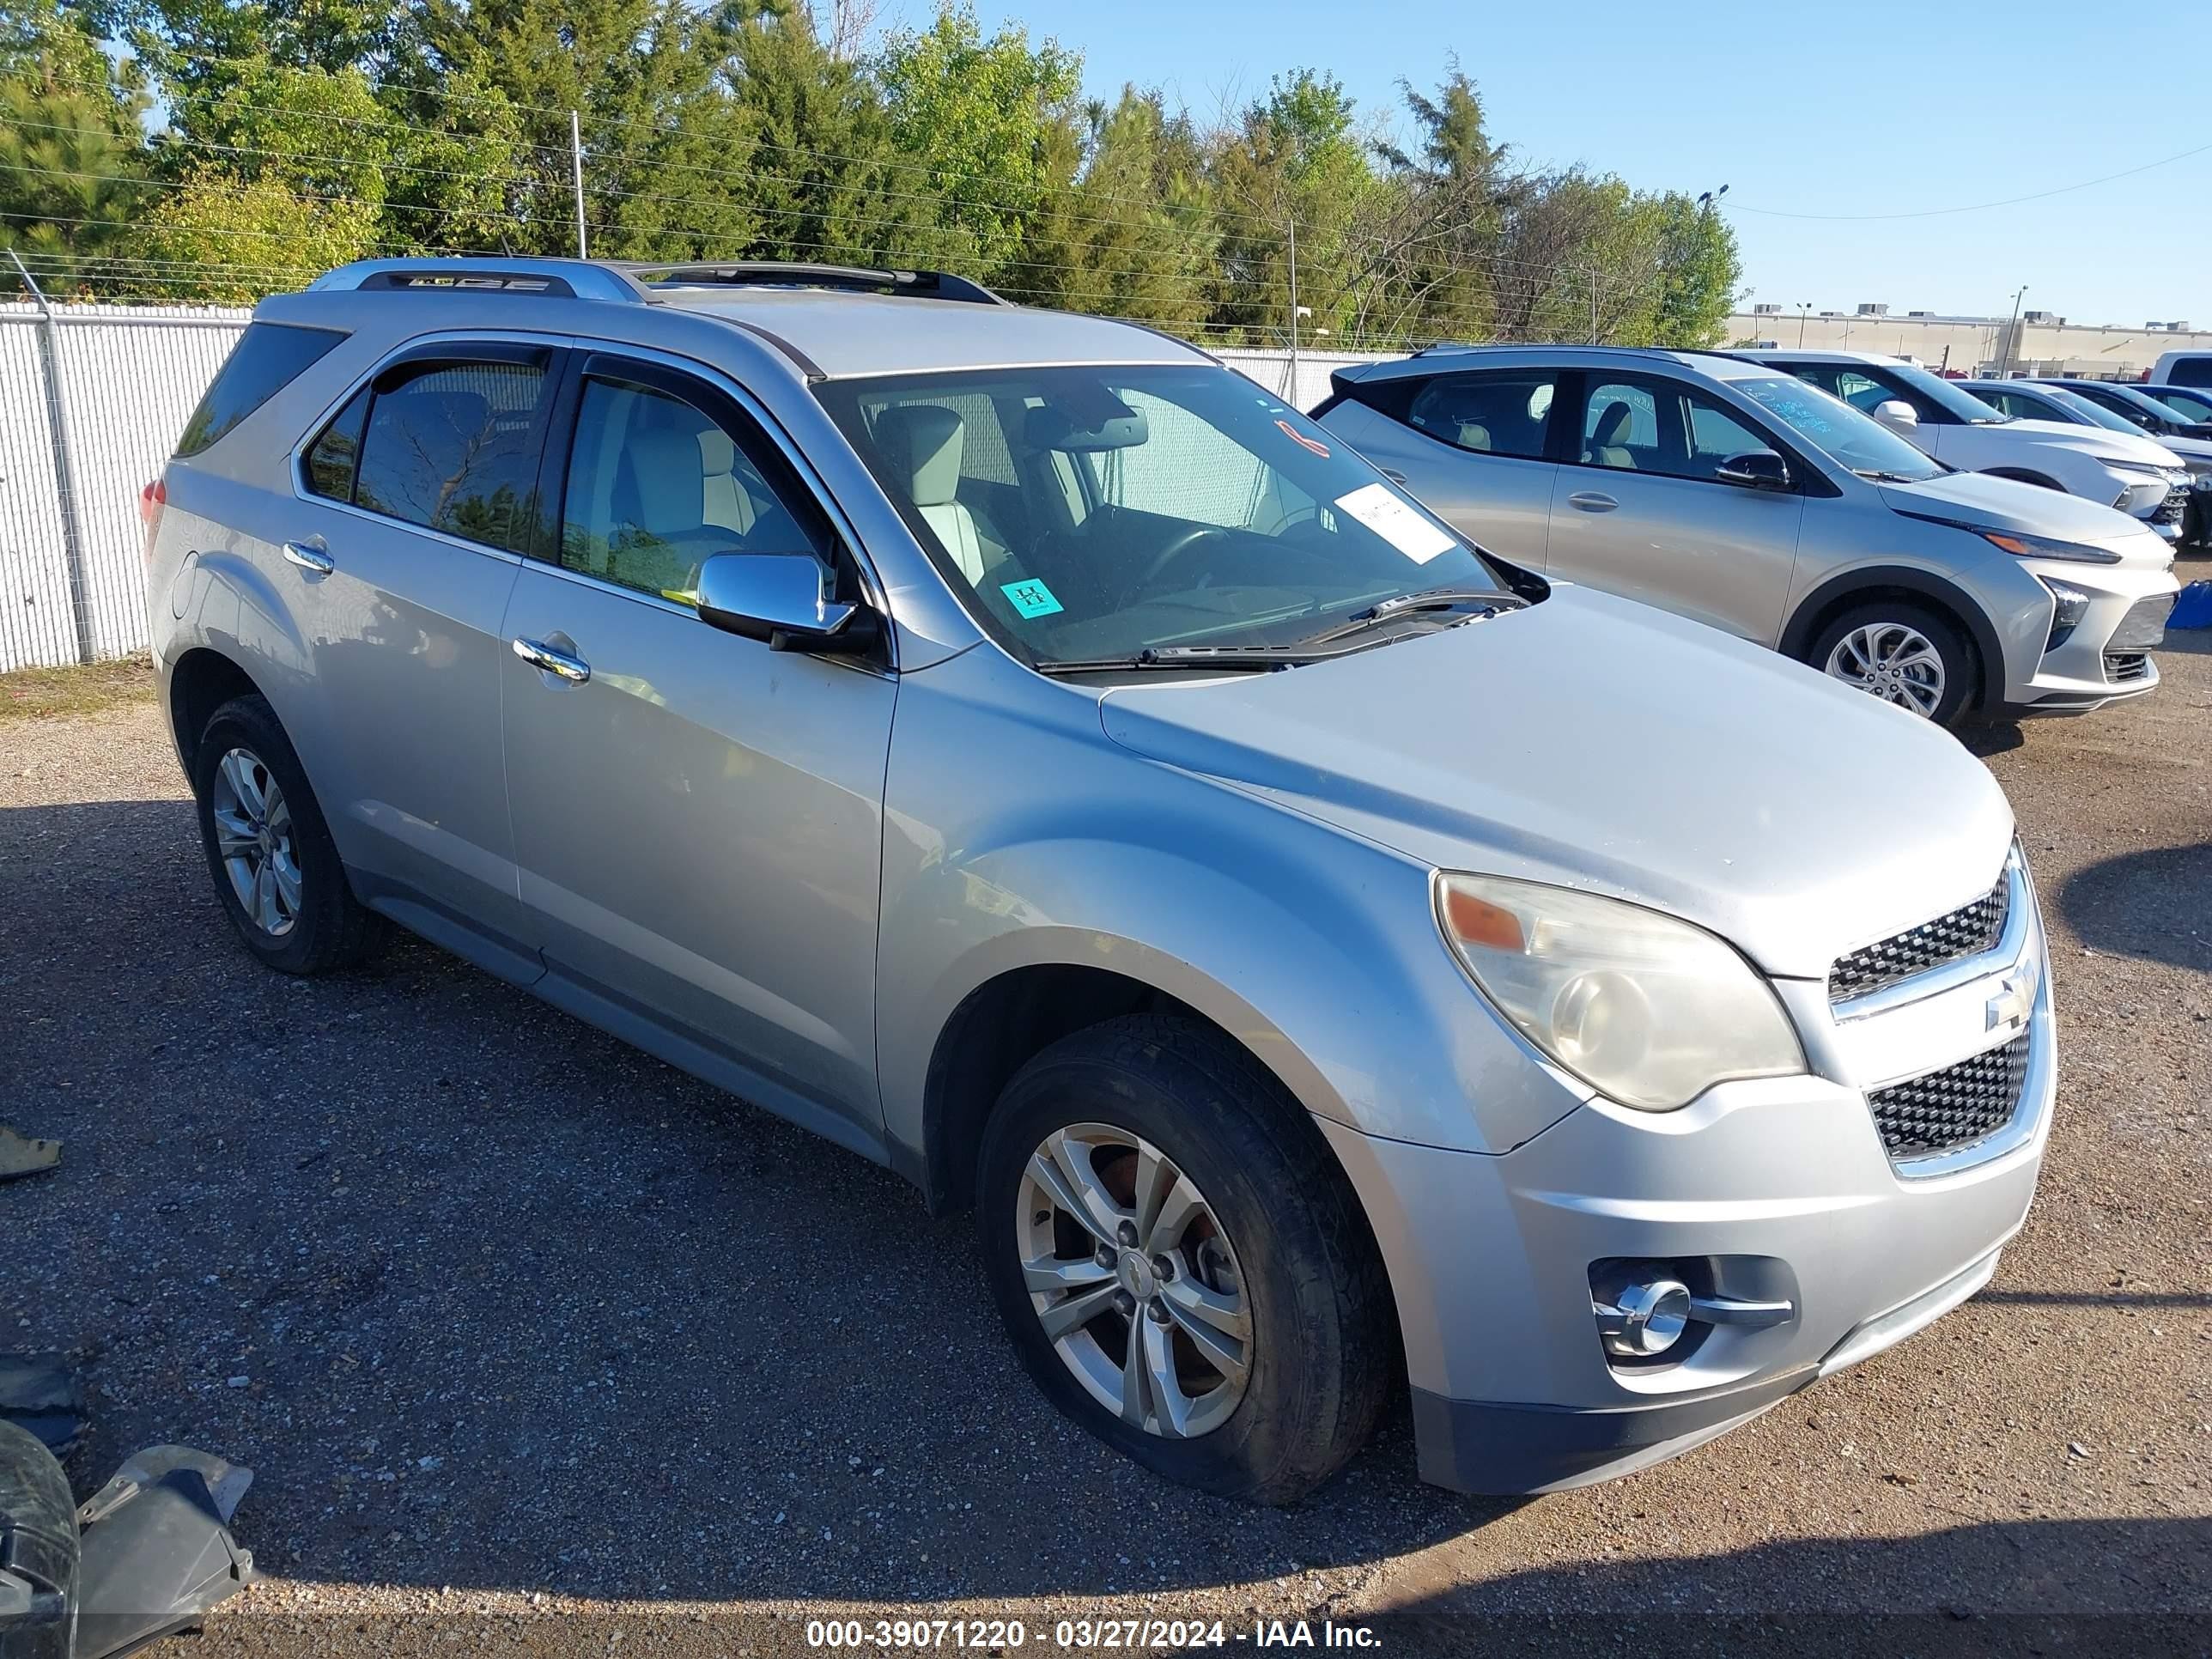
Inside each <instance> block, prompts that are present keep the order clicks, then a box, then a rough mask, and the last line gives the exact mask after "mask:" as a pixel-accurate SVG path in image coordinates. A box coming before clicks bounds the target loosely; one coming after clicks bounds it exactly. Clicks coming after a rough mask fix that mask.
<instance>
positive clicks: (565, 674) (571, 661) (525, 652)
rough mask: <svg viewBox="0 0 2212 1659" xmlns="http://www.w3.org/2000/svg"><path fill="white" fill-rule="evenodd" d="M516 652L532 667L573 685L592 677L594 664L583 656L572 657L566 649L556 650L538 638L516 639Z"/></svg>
mask: <svg viewBox="0 0 2212 1659" xmlns="http://www.w3.org/2000/svg"><path fill="white" fill-rule="evenodd" d="M514 654H515V655H516V656H518V657H520V658H521V659H523V661H525V662H526V663H528V664H529V665H531V666H532V668H542V669H544V671H546V672H547V673H549V674H551V675H553V676H555V677H556V678H559V679H564V680H566V681H568V684H571V685H581V684H583V683H584V682H585V681H586V680H588V679H589V678H592V665H591V664H589V663H587V662H586V661H585V660H584V659H582V658H581V657H572V656H570V655H569V654H568V653H567V652H566V651H556V650H555V649H554V648H553V647H551V646H550V645H544V644H541V643H540V642H539V641H536V640H517V641H515V642H514Z"/></svg>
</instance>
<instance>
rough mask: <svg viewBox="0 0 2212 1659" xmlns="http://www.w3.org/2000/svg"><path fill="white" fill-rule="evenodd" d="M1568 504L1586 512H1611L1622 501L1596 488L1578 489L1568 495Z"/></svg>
mask: <svg viewBox="0 0 2212 1659" xmlns="http://www.w3.org/2000/svg"><path fill="white" fill-rule="evenodd" d="M1567 505H1568V506H1569V507H1575V508H1577V509H1578V510H1580V511H1582V512H1584V513H1610V512H1612V511H1613V508H1614V507H1619V506H1620V502H1619V501H1615V500H1613V497H1612V496H1610V495H1601V494H1600V493H1599V492H1598V491H1596V490H1595V489H1577V491H1575V493H1574V494H1573V495H1570V496H1568V497H1567Z"/></svg>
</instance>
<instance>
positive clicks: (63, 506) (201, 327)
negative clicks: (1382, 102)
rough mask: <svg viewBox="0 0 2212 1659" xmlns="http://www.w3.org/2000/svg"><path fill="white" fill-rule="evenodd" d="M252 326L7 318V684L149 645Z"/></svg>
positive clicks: (27, 310)
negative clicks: (176, 470) (159, 583)
mask: <svg viewBox="0 0 2212 1659" xmlns="http://www.w3.org/2000/svg"><path fill="white" fill-rule="evenodd" d="M251 316H252V313H250V312H247V311H243V310H230V309H220V308H216V307H194V306H151V305H57V306H52V307H41V306H40V305H36V304H33V303H20V304H0V673H4V672H7V671H9V670H12V669H17V668H30V667H51V666H59V665H64V664H68V663H77V662H94V661H98V660H100V659H102V658H108V657H122V656H128V655H130V654H131V653H132V652H135V651H143V650H144V649H145V648H146V646H147V642H148V638H149V635H148V630H147V619H146V594H145V562H144V530H143V525H142V523H141V520H140V518H139V502H138V495H139V491H140V490H141V489H143V488H144V486H145V485H146V484H147V483H149V482H151V481H152V480H153V479H155V478H157V477H161V469H162V468H163V467H164V466H165V465H167V463H168V459H169V455H170V453H171V452H172V451H173V449H174V448H175V447H176V442H177V435H178V434H179V433H180V432H182V431H183V430H184V427H185V421H186V420H188V419H189V418H190V417H191V412H192V408H193V406H194V405H195V404H197V403H198V402H199V398H200V394H201V393H202V392H204V391H205V390H206V389H207V385H208V382H209V381H210V380H213V379H214V378H215V374H216V369H218V368H221V367H222V360H223V358H224V357H225V356H227V355H228V353H229V350H230V348H231V346H232V344H233V343H234V342H235V341H236V340H237V338H238V337H239V335H240V333H242V332H243V331H245V328H246V323H247V321H248V319H250V318H251ZM1218 355H1219V356H1220V357H1221V358H1222V360H1223V361H1224V362H1226V363H1228V364H1229V365H1230V366H1231V368H1236V369H1237V370H1238V371H1240V372H1241V373H1243V374H1246V375H1249V377H1250V378H1251V379H1253V380H1256V381H1258V382H1259V383H1260V384H1261V385H1262V386H1266V387H1267V390H1268V391H1270V392H1273V393H1274V394H1275V395H1276V396H1277V397H1279V398H1282V399H1283V401H1284V402H1285V403H1287V404H1291V405H1292V406H1293V407H1296V408H1298V409H1310V408H1311V407H1312V406H1313V405H1314V404H1316V403H1318V402H1320V401H1321V399H1322V398H1324V397H1326V396H1327V395H1328V377H1329V374H1330V373H1331V372H1332V371H1333V370H1334V369H1336V368H1340V367H1342V366H1344V365H1346V364H1347V363H1352V362H1375V361H1377V359H1376V356H1371V355H1370V356H1353V355H1349V354H1344V353H1328V354H1316V353H1315V352H1312V351H1301V352H1300V353H1299V354H1298V356H1297V362H1296V363H1295V364H1293V362H1292V361H1291V354H1290V353H1289V352H1288V351H1287V350H1262V349H1231V350H1224V351H1222V352H1221V353H1219V354H1218Z"/></svg>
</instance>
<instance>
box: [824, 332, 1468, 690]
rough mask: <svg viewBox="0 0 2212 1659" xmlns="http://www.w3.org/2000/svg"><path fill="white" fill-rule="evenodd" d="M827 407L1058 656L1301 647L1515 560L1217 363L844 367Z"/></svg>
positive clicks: (907, 503) (950, 569)
mask: <svg viewBox="0 0 2212 1659" xmlns="http://www.w3.org/2000/svg"><path fill="white" fill-rule="evenodd" d="M815 390H816V394H817V396H818V397H819V398H821V400H822V403H823V407H825V408H826V409H827V410H829V414H830V416H831V417H832V418H833V419H835V420H836V422H837V423H838V425H839V426H840V427H841V428H842V429H843V430H844V433H845V435H846V436H847V437H848V439H849V440H850V441H851V442H852V444H853V447H854V449H855V450H857V451H858V452H859V453H860V456H861V458H862V459H864V460H865V461H866V463H867V465H868V466H869V468H870V470H871V471H873V472H874V474H875V476H876V478H877V480H878V483H881V484H882V485H883V487H884V493H885V494H886V495H889V496H890V499H891V501H892V502H893V504H894V505H896V507H898V509H899V511H900V513H902V515H903V516H904V517H905V519H906V520H907V522H908V525H909V526H911V527H912V528H913V530H914V532H915V536H916V538H918V539H919V540H920V541H921V544H922V545H923V546H924V547H925V548H927V550H929V551H930V553H931V555H932V556H933V557H934V558H935V559H936V561H937V562H938V566H939V569H940V570H942V571H943V572H944V573H945V577H946V579H947V580H949V581H951V582H952V583H953V586H954V588H955V591H956V592H961V593H962V594H963V597H967V598H969V600H970V606H971V609H973V610H974V611H975V612H976V613H977V614H978V615H979V616H980V617H981V618H982V619H983V620H984V621H985V623H986V624H987V626H989V627H990V629H991V630H992V632H993V633H994V634H995V635H998V636H999V637H1000V639H1001V640H1004V641H1008V642H1009V643H1010V644H1012V646H1013V647H1015V648H1016V650H1017V651H1018V653H1024V654H1025V655H1026V656H1027V658H1028V659H1029V660H1030V662H1031V663H1033V664H1035V665H1040V666H1043V665H1050V664H1054V663H1065V662H1085V661H1091V660H1094V659H1114V658H1133V657H1136V656H1139V654H1141V653H1145V652H1146V651H1153V650H1158V649H1163V648H1168V647H1179V646H1230V645H1233V646H1238V647H1248V646H1286V645H1290V644H1292V643H1294V642H1296V641H1304V640H1309V639H1310V638H1311V637H1312V636H1313V635H1315V634H1316V633H1317V632H1319V631H1322V630H1323V629H1327V628H1328V627H1329V626H1330V625H1332V624H1337V623H1345V622H1346V621H1348V620H1349V619H1351V618H1352V617H1353V616H1354V615H1355V614H1356V613H1358V612H1361V611H1365V610H1368V609H1370V608H1371V607H1373V606H1375V605H1378V604H1381V603H1383V602H1385V601H1388V600H1390V599H1397V598H1400V597H1401V596H1403V595H1406V594H1410V593H1416V592H1435V591H1437V590H1440V589H1453V590H1480V591H1481V592H1493V591H1497V590H1498V589H1499V588H1500V587H1501V582H1500V580H1499V576H1498V572H1497V571H1495V570H1494V569H1492V568H1491V567H1490V566H1489V564H1488V563H1487V562H1486V561H1485V560H1484V559H1483V557H1482V556H1480V554H1478V553H1477V552H1475V551H1474V549H1473V548H1471V547H1470V546H1469V545H1468V544H1467V543H1466V542H1465V541H1463V540H1462V539H1461V538H1460V537H1459V536H1457V535H1456V534H1455V533H1454V532H1452V531H1450V530H1449V529H1448V528H1446V527H1445V526H1443V523H1441V522H1440V521H1439V520H1437V519H1436V518H1434V517H1432V516H1431V514H1430V513H1428V512H1427V510H1426V509H1425V508H1423V507H1419V505H1417V504H1416V503H1415V502H1414V501H1413V499H1412V498H1411V497H1410V496H1408V495H1406V494H1405V493H1404V492H1403V491H1401V490H1400V489H1397V488H1396V487H1395V486H1394V485H1392V484H1391V483H1389V482H1388V481H1387V480H1385V479H1384V478H1383V477H1382V475H1381V474H1380V473H1378V472H1377V471H1376V470H1375V469H1374V468H1373V467H1372V466H1370V465H1368V464H1367V463H1366V462H1365V461H1364V460H1362V459H1359V458H1358V456H1357V455H1355V454H1353V453H1352V451H1351V450H1350V449H1349V448H1347V447H1346V445H1345V443H1344V441H1343V440H1341V439H1340V438H1339V437H1337V436H1336V435H1334V433H1331V432H1328V431H1325V430H1323V429H1322V428H1320V427H1318V426H1316V425H1315V424H1314V423H1313V422H1311V421H1309V420H1307V419H1306V418H1305V416H1303V415H1300V414H1299V413H1298V412H1297V410H1293V409H1291V407H1290V406H1289V405H1288V404H1285V403H1283V402H1281V401H1280V400H1279V399H1277V398H1273V397H1271V396H1270V395H1268V393H1267V392H1266V391H1264V390H1262V389H1261V386H1259V385H1257V384H1256V383H1255V382H1254V381H1251V380H1247V379H1245V378H1244V377H1243V375H1242V374H1237V373H1236V372H1235V371H1234V370H1231V369H1226V368H1215V367H1213V366H1212V365H1201V364H1193V365H1191V366H1189V367H1182V366H1158V367H1155V366H1129V367H1126V368H1012V369H994V370H986V371H981V372H976V373H962V374H917V375H907V376H900V377H896V378H884V379H879V380H848V381H831V382H829V383H827V384H824V385H822V386H817V387H816V388H815Z"/></svg>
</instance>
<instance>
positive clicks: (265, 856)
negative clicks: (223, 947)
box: [192, 696, 379, 975]
mask: <svg viewBox="0 0 2212 1659" xmlns="http://www.w3.org/2000/svg"><path fill="white" fill-rule="evenodd" d="M192 793H193V795H194V796H195V798H196V799H197V804H198V808H199V824H200V845H201V848H202V849H203V850H204V852H205V854H206V855H207V861H208V873H209V874H210V876H211V877H212V878H214V881H215V890H216V899H217V902H220V903H221V904H222V908H223V914H224V915H227V916H228V917H229V918H230V925H231V927H233V928H234V929H235V930H236V931H237V933H238V936H239V938H240V940H242V941H243V942H244V944H245V945H246V949H247V950H249V951H252V952H253V954H254V955H255V956H256V957H259V958H260V959H261V960H262V961H263V962H264V963H267V964H268V965H269V966H270V967H271V968H274V969H276V970H277V971H278V972H279V973H285V974H301V975H312V974H325V973H330V972H331V971H333V970H334V969H340V968H347V967H350V966H352V965H353V964H354V963H357V962H359V961H361V960H362V958H363V957H366V956H367V955H368V953H369V951H371V950H372V949H373V948H374V945H375V944H376V941H377V938H378V933H379V930H378V928H377V926H376V918H375V917H374V915H372V914H371V913H370V912H369V911H368V910H367V909H365V908H363V907H362V904H361V903H360V902H359V901H358V900H356V898H355V897H354V896H353V888H352V885H351V884H350V883H349V882H348V880H347V879H346V872H345V866H344V865H343V863H342V862H341V861H340V860H339V858H338V849H337V843H336V842H333V841H332V840H331V832H330V826H329V824H328V823H326V822H325V820H324V817H323V813H322V808H321V807H320V806H319V805H317V803H316V800H315V793H314V791H313V789H311V788H309V787H308V786H307V773H306V772H305V771H304V770H303V769H301V765H300V757H298V756H297V755H296V754H295V753H294V752H293V750H292V744H291V740H290V739H289V738H287V737H286V736H285V735H284V728H283V725H282V724H281V723H280V722H279V721H278V720H277V719H276V711H275V710H274V709H272V708H270V706H269V704H268V702H266V701H265V700H264V699H263V698H261V697H258V696H245V697H234V698H233V699H232V700H231V701H230V702H227V703H225V704H223V705H222V707H221V708H218V709H216V711H215V714H213V715H212V716H211V717H210V719H209V720H208V723H207V726H206V728H205V730H204V731H203V732H201V733H200V740H199V746H198V747H197V749H195V750H193V753H192Z"/></svg>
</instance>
